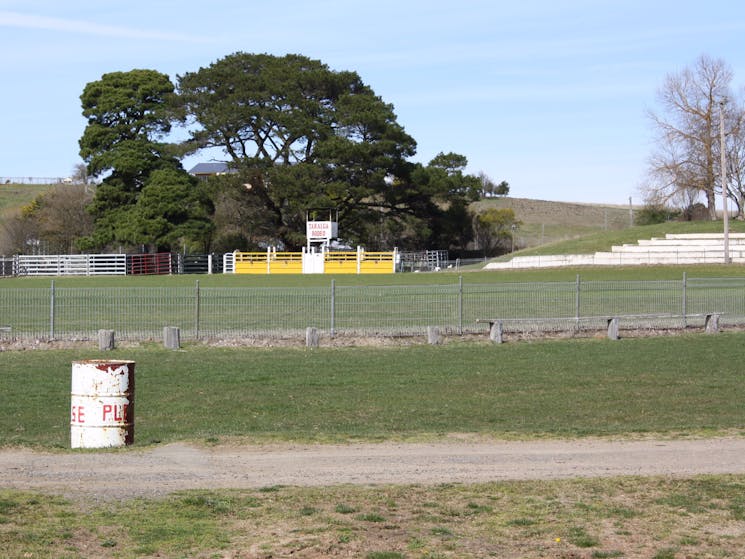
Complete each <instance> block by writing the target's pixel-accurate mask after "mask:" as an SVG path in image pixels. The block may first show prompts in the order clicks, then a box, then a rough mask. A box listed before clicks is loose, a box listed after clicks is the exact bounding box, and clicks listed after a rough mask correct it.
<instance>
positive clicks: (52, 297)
mask: <svg viewBox="0 0 745 559" xmlns="http://www.w3.org/2000/svg"><path fill="white" fill-rule="evenodd" d="M55 299H56V296H55V290H54V280H52V288H51V290H50V297H49V340H50V341H51V340H53V339H54V310H55V309H54V307H55V305H56V300H55Z"/></svg>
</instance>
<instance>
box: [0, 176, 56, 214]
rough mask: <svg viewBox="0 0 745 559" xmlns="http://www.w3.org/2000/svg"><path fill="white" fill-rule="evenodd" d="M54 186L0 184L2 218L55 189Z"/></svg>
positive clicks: (0, 211)
mask: <svg viewBox="0 0 745 559" xmlns="http://www.w3.org/2000/svg"><path fill="white" fill-rule="evenodd" d="M54 186H55V185H53V184H15V183H12V184H0V216H3V215H6V214H7V213H8V212H12V211H13V210H17V209H19V208H21V207H23V206H25V205H26V204H28V203H29V202H31V201H32V200H33V199H34V198H36V197H37V196H38V195H39V194H42V193H43V192H47V191H48V190H50V189H52V188H54Z"/></svg>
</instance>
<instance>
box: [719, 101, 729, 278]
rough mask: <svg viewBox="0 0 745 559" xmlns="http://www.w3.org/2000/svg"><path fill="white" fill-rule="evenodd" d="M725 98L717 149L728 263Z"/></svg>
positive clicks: (720, 104) (721, 109)
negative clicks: (719, 163)
mask: <svg viewBox="0 0 745 559" xmlns="http://www.w3.org/2000/svg"><path fill="white" fill-rule="evenodd" d="M726 102H727V98H726V97H725V98H723V99H721V100H720V101H719V150H720V151H721V152H722V153H721V157H722V161H721V166H722V222H723V223H724V263H725V264H729V263H730V258H729V211H728V210H727V166H726V165H727V159H726V155H725V152H726V148H725V145H724V104H725V103H726Z"/></svg>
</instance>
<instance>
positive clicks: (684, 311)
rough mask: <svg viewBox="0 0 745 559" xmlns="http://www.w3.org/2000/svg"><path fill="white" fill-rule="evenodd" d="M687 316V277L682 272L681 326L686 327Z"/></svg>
mask: <svg viewBox="0 0 745 559" xmlns="http://www.w3.org/2000/svg"><path fill="white" fill-rule="evenodd" d="M687 314H688V276H687V273H686V272H683V326H684V327H686V326H688V320H687V319H686V315H687Z"/></svg>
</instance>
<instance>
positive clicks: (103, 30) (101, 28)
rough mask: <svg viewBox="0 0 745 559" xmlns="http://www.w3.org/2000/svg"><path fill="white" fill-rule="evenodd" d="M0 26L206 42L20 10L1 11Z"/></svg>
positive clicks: (165, 33) (154, 31) (183, 35)
mask: <svg viewBox="0 0 745 559" xmlns="http://www.w3.org/2000/svg"><path fill="white" fill-rule="evenodd" d="M0 27H16V28H21V29H36V30H46V31H59V32H63V33H74V34H78V35H96V36H103V37H117V38H120V39H150V40H158V41H182V42H206V39H204V38H202V37H194V36H192V35H185V34H183V33H172V32H168V31H156V30H147V29H134V28H131V27H121V26H116V25H104V24H100V23H94V22H91V21H82V20H74V19H62V18H54V17H45V16H39V15H31V14H22V13H19V12H7V11H0Z"/></svg>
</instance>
